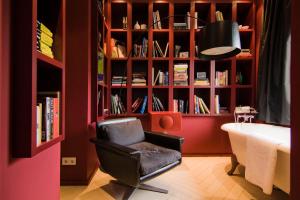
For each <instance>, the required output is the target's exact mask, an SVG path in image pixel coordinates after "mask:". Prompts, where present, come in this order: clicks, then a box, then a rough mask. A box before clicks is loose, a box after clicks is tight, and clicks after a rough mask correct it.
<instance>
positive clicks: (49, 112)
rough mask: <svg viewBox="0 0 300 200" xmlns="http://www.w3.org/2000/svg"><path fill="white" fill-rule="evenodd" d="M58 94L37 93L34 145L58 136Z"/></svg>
mask: <svg viewBox="0 0 300 200" xmlns="http://www.w3.org/2000/svg"><path fill="white" fill-rule="evenodd" d="M59 119H60V92H38V97H37V106H36V145H37V146H39V145H40V144H42V142H48V141H50V140H52V139H54V138H56V137H58V136H59V121H60V120H59Z"/></svg>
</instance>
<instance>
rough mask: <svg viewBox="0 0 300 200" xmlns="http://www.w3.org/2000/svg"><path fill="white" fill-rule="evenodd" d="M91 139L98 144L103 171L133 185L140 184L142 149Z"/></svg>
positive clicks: (97, 149) (98, 153)
mask: <svg viewBox="0 0 300 200" xmlns="http://www.w3.org/2000/svg"><path fill="white" fill-rule="evenodd" d="M90 141H91V142H92V143H94V144H95V145H96V151H97V155H98V159H99V161H100V169H101V170H102V171H104V172H105V173H108V174H110V175H111V176H113V177H114V178H116V179H118V180H119V181H121V182H124V183H127V184H129V185H131V186H137V185H138V184H139V181H140V173H139V169H140V156H141V153H140V151H138V150H135V149H132V148H129V147H126V146H122V145H119V144H115V143H111V142H108V141H105V140H101V139H96V138H92V139H90Z"/></svg>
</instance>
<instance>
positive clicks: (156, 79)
mask: <svg viewBox="0 0 300 200" xmlns="http://www.w3.org/2000/svg"><path fill="white" fill-rule="evenodd" d="M159 73H160V70H158V72H157V75H156V78H155V80H154V83H153V85H156V82H157V81H158V77H159Z"/></svg>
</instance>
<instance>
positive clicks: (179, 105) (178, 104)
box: [173, 99, 189, 113]
mask: <svg viewBox="0 0 300 200" xmlns="http://www.w3.org/2000/svg"><path fill="white" fill-rule="evenodd" d="M173 106H174V112H181V113H188V112H189V102H188V101H185V100H182V99H173Z"/></svg>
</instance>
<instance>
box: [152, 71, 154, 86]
mask: <svg viewBox="0 0 300 200" xmlns="http://www.w3.org/2000/svg"><path fill="white" fill-rule="evenodd" d="M153 84H154V67H152V85H153Z"/></svg>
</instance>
